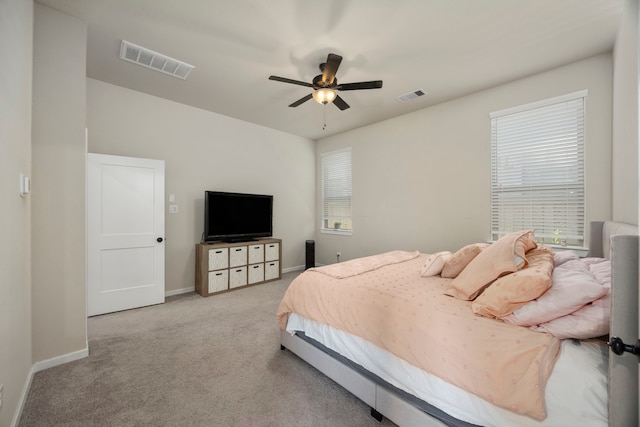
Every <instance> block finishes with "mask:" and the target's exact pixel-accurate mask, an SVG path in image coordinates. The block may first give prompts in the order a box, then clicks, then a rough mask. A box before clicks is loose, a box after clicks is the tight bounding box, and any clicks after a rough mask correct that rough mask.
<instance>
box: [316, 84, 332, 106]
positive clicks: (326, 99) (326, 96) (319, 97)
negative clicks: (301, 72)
mask: <svg viewBox="0 0 640 427" xmlns="http://www.w3.org/2000/svg"><path fill="white" fill-rule="evenodd" d="M313 99H315V100H316V102H317V103H318V104H323V105H326V104H330V103H332V102H333V100H334V99H336V91H335V90H333V89H329V88H325V87H323V88H320V89H318V90H315V91H313Z"/></svg>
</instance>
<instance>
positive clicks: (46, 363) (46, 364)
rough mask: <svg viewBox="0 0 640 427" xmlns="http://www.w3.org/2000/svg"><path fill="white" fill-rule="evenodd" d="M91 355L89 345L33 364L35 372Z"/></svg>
mask: <svg viewBox="0 0 640 427" xmlns="http://www.w3.org/2000/svg"><path fill="white" fill-rule="evenodd" d="M87 356H89V346H87V347H85V348H84V349H82V350H78V351H74V352H73V353H67V354H63V355H62V356H58V357H53V358H51V359H47V360H42V361H40V362H36V363H35V364H34V365H33V369H32V371H33V373H36V372H40V371H42V370H45V369H49V368H53V367H54V366H58V365H62V364H64V363H69V362H73V361H74V360H78V359H83V358H85V357H87Z"/></svg>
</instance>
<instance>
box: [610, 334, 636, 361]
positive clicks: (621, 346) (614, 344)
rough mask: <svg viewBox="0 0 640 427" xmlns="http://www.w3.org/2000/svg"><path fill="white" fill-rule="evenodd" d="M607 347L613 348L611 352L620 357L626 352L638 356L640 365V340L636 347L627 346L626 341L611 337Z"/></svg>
mask: <svg viewBox="0 0 640 427" xmlns="http://www.w3.org/2000/svg"><path fill="white" fill-rule="evenodd" d="M607 345H608V346H609V347H611V351H613V352H614V353H615V354H617V355H618V356H621V355H622V354H623V353H624V352H629V353H631V354H635V355H636V356H638V362H639V363H640V340H638V341H637V342H636V345H629V344H625V343H624V341H622V339H620V338H618V337H611V339H610V340H609V342H608V343H607Z"/></svg>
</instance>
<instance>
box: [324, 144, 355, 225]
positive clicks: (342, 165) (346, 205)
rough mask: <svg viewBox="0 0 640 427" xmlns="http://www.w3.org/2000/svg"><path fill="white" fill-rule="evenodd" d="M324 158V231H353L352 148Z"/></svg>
mask: <svg viewBox="0 0 640 427" xmlns="http://www.w3.org/2000/svg"><path fill="white" fill-rule="evenodd" d="M321 158H322V226H321V227H322V229H324V230H329V229H331V230H334V231H351V229H352V224H351V148H347V149H344V150H339V151H332V152H329V153H324V154H322V156H321Z"/></svg>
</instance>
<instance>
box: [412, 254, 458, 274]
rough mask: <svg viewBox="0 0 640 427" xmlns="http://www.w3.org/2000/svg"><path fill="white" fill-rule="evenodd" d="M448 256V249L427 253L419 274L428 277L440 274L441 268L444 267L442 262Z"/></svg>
mask: <svg viewBox="0 0 640 427" xmlns="http://www.w3.org/2000/svg"><path fill="white" fill-rule="evenodd" d="M450 256H451V252H449V251H442V252H437V253H435V254H431V255H429V256H428V257H427V259H426V261H425V262H424V265H423V266H422V271H421V272H420V276H422V277H430V276H436V275H438V274H440V272H441V271H442V268H443V267H444V263H445V262H446V261H447V259H448V258H449V257H450Z"/></svg>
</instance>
